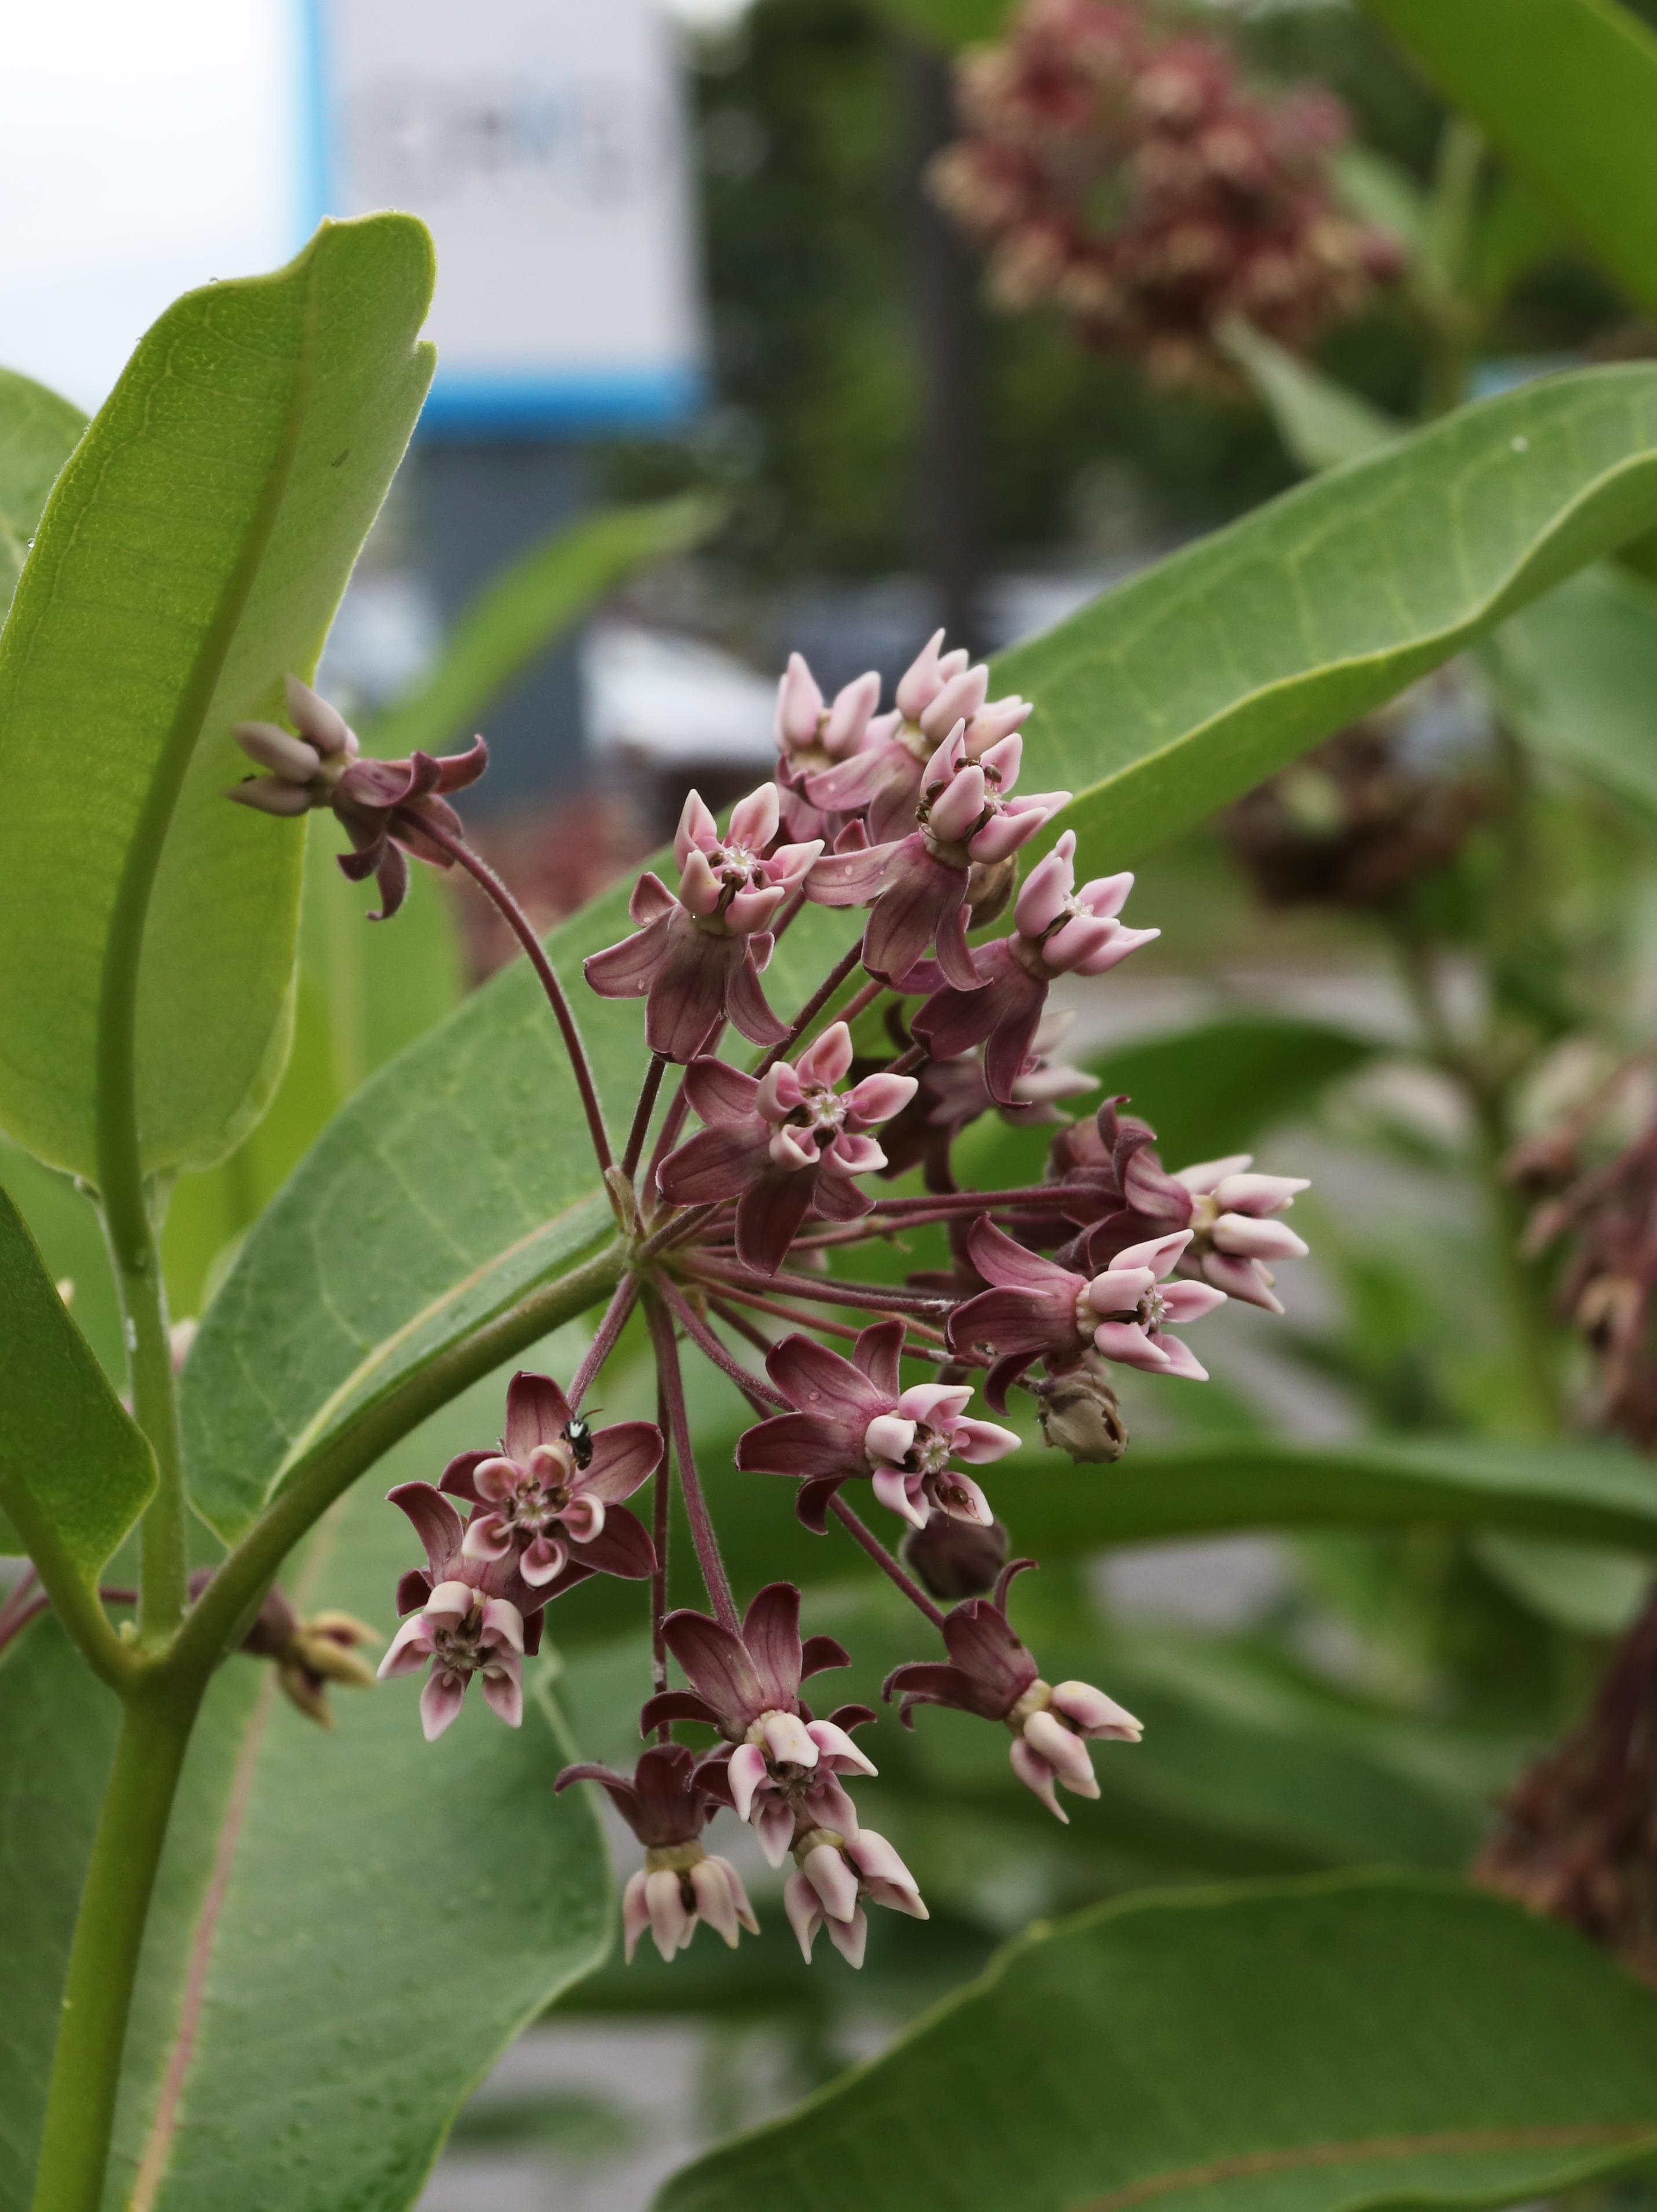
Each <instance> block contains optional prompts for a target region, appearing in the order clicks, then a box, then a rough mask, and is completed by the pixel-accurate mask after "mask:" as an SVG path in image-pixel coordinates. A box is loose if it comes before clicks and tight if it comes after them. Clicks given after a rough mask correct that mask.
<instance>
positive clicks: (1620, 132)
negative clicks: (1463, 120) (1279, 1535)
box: [1365, 0, 1657, 311]
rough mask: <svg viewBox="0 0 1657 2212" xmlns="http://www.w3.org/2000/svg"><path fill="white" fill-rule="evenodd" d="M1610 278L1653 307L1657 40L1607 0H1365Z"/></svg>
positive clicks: (1656, 296) (1656, 302) (1656, 283)
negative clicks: (1447, 2)
mask: <svg viewBox="0 0 1657 2212" xmlns="http://www.w3.org/2000/svg"><path fill="white" fill-rule="evenodd" d="M1365 4H1366V6H1367V7H1368V9H1369V13H1370V14H1371V15H1374V16H1375V18H1376V19H1377V21H1380V22H1381V23H1383V24H1384V25H1385V26H1386V27H1387V30H1389V31H1390V32H1391V33H1392V34H1393V37H1394V38H1395V39H1396V40H1398V42H1399V45H1400V46H1402V47H1403V48H1404V50H1405V52H1406V53H1408V54H1410V55H1411V57H1412V58H1413V59H1414V60H1416V61H1417V62H1418V63H1419V64H1420V65H1421V67H1422V68H1423V70H1425V72H1426V73H1427V75H1428V76H1429V77H1430V78H1431V79H1432V81H1433V82H1434V84H1435V85H1436V86H1437V88H1438V89H1439V90H1440V91H1441V92H1442V94H1444V96H1445V98H1446V99H1447V100H1449V101H1451V102H1452V104H1453V105H1454V106H1457V107H1459V108H1461V109H1462V110H1464V111H1465V112H1466V113H1467V114H1468V115H1471V116H1472V117H1473V118H1475V119H1476V120H1477V121H1478V122H1479V123H1480V124H1482V125H1484V129H1485V131H1488V133H1489V134H1490V137H1491V139H1492V140H1493V141H1494V142H1495V143H1496V145H1497V146H1499V147H1500V148H1501V149H1502V153H1503V154H1504V155H1506V156H1507V158H1508V161H1510V162H1511V163H1512V164H1513V167H1514V170H1515V172H1516V173H1518V175H1519V176H1520V177H1521V178H1524V179H1527V181H1528V182H1529V183H1530V184H1531V185H1533V186H1534V187H1535V190H1536V191H1537V192H1538V193H1539V195H1540V197H1541V198H1542V199H1543V200H1544V201H1545V202H1546V203H1547V204H1548V205H1549V206H1551V208H1552V209H1554V210H1557V213H1558V214H1559V215H1560V216H1563V217H1564V218H1565V219H1566V220H1567V221H1568V222H1569V223H1570V225H1571V227H1572V228H1573V229H1574V230H1575V232H1576V234H1578V236H1579V237H1581V239H1582V240H1583V241H1584V243H1585V244H1587V246H1590V247H1591V248H1592V249H1593V252H1595V253H1596V254H1597V255H1598V256H1599V259H1600V260H1601V261H1602V262H1603V263H1604V264H1605V267H1606V268H1607V269H1608V270H1610V271H1611V274H1612V276H1615V277H1617V278H1618V281H1619V282H1620V283H1622V284H1624V286H1625V287H1626V288H1627V289H1628V291H1629V293H1630V295H1631V296H1632V297H1633V298H1634V299H1635V300H1636V301H1637V302H1638V303H1639V304H1640V305H1641V306H1642V307H1645V308H1646V309H1647V310H1648V311H1657V173H1654V170H1653V167H1652V161H1651V118H1652V116H1653V114H1654V112H1657V37H1654V36H1653V34H1652V33H1651V32H1650V31H1649V30H1648V28H1647V27H1646V26H1645V25H1644V24H1643V23H1642V21H1640V19H1639V17H1638V16H1637V15H1635V13H1634V11H1633V10H1632V9H1630V8H1625V7H1619V6H1617V5H1614V4H1612V0H1525V4H1524V5H1523V6H1522V7H1514V5H1513V0H1455V5H1454V7H1446V6H1444V5H1443V0H1365Z"/></svg>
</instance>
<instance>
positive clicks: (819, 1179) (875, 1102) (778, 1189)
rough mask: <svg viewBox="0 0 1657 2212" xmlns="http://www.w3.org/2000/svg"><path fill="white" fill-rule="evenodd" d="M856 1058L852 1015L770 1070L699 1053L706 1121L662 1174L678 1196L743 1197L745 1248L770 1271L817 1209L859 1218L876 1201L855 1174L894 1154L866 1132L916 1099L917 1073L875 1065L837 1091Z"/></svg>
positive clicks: (692, 1072) (690, 1088) (695, 1074)
mask: <svg viewBox="0 0 1657 2212" xmlns="http://www.w3.org/2000/svg"><path fill="white" fill-rule="evenodd" d="M851 1065H852V1033H851V1031H850V1030H848V1029H847V1026H846V1024H845V1023H844V1022H835V1023H834V1024H832V1025H831V1026H830V1027H829V1028H828V1029H826V1030H824V1031H823V1033H822V1036H820V1037H819V1038H818V1039H817V1040H816V1043H815V1044H811V1045H808V1046H807V1048H806V1049H805V1050H804V1052H803V1053H801V1054H800V1055H799V1058H798V1060H795V1061H794V1063H793V1065H792V1066H789V1065H788V1063H787V1062H786V1060H780V1061H779V1062H778V1063H777V1065H776V1066H774V1067H773V1068H771V1069H769V1070H768V1072H767V1073H766V1074H765V1075H764V1076H762V1077H756V1076H752V1075H747V1074H744V1072H743V1071H742V1069H740V1068H737V1067H732V1066H731V1065H730V1064H729V1062H728V1061H725V1060H712V1059H708V1060H692V1061H691V1063H690V1065H689V1067H688V1068H687V1069H686V1071H685V1078H684V1086H685V1094H686V1096H687V1097H689V1101H690V1103H691V1105H692V1106H693V1107H694V1108H695V1111H696V1112H697V1113H698V1114H699V1115H701V1118H702V1120H703V1121H705V1122H707V1125H708V1126H707V1127H706V1128H705V1129H702V1130H700V1131H699V1132H698V1133H697V1134H696V1135H695V1136H694V1137H691V1138H689V1139H687V1141H686V1142H685V1143H684V1144H683V1145H681V1146H679V1147H678V1149H677V1152H670V1153H669V1155H668V1157H667V1158H666V1159H665V1160H664V1161H663V1163H662V1165H661V1168H660V1170H659V1173H658V1176H657V1182H658V1185H659V1188H660V1190H661V1193H662V1195H663V1196H664V1197H665V1198H666V1199H667V1200H669V1201H670V1202H671V1204H673V1205H675V1206H697V1205H701V1204H703V1203H705V1202H707V1200H722V1199H731V1198H734V1199H735V1200H737V1255H738V1256H739V1257H740V1258H741V1260H742V1261H744V1264H745V1265H746V1266H748V1267H757V1268H759V1269H761V1270H762V1272H763V1273H766V1274H771V1273H774V1272H775V1270H776V1269H777V1268H778V1267H780V1266H781V1264H782V1261H783V1257H784V1255H785V1254H786V1252H787V1249H788V1247H789V1246H790V1244H792V1242H793V1240H794V1237H795V1234H796V1232H797V1231H798V1228H799V1225H800V1224H801V1223H802V1222H803V1221H804V1219H805V1217H806V1216H807V1214H808V1213H816V1214H818V1215H820V1216H821V1217H822V1218H824V1219H826V1220H829V1221H855V1220H856V1219H858V1218H859V1216H860V1215H862V1214H865V1213H867V1212H868V1211H869V1209H870V1207H871V1206H872V1205H873V1203H874V1201H873V1200H872V1199H871V1198H869V1197H868V1196H867V1195H866V1194H865V1192H863V1191H862V1190H860V1189H859V1187H858V1185H857V1182H855V1180H854V1178H855V1177H856V1176H862V1175H867V1174H869V1173H871V1171H872V1170H876V1169H878V1168H883V1167H884V1166H885V1164H886V1155H885V1153H884V1152H883V1151H882V1150H881V1148H880V1146H878V1145H877V1143H876V1142H875V1140H874V1139H873V1138H872V1137H871V1136H870V1135H869V1134H868V1132H869V1131H870V1130H871V1129H872V1128H875V1127H878V1126H879V1124H880V1123H881V1122H883V1121H889V1120H890V1119H891V1117H892V1116H893V1115H895V1114H896V1113H898V1112H900V1111H901V1109H903V1108H904V1107H905V1106H907V1104H908V1103H909V1101H910V1099H912V1098H913V1097H914V1094H915V1090H916V1087H917V1086H916V1081H915V1078H914V1077H913V1076H912V1075H887V1074H884V1073H882V1074H877V1075H866V1076H865V1078H864V1079H863V1080H862V1082H861V1083H859V1084H855V1085H853V1088H852V1089H851V1090H850V1091H846V1092H844V1093H842V1092H841V1091H837V1090H836V1089H835V1085H836V1084H838V1083H840V1082H841V1080H842V1079H843V1078H844V1077H845V1075H846V1074H847V1071H848V1070H849V1068H850V1067H851Z"/></svg>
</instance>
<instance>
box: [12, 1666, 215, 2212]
mask: <svg viewBox="0 0 1657 2212" xmlns="http://www.w3.org/2000/svg"><path fill="white" fill-rule="evenodd" d="M204 1687H205V1679H204V1678H203V1679H201V1680H185V1679H184V1678H183V1677H181V1676H180V1675H179V1674H176V1673H174V1672H169V1674H167V1675H165V1676H162V1675H159V1674H158V1675H155V1676H152V1677H151V1678H150V1679H149V1680H146V1681H144V1682H143V1683H141V1684H139V1685H137V1686H136V1687H135V1688H134V1689H133V1690H132V1691H131V1692H130V1694H129V1696H128V1698H127V1701H126V1710H125V1712H124V1715H123V1717H122V1721H121V1733H120V1736H119V1739H118V1741H117V1744H116V1747H115V1761H114V1765H112V1768H111V1770H110V1776H109V1784H108V1787H107V1789H106V1790H105V1793H104V1802H103V1809H102V1811H101V1812H100V1814H99V1819H98V1833H97V1837H96V1838H95V1840H94V1844H93V1846H92V1858H91V1862H90V1863H89V1864H88V1869H87V1878H86V1887H85V1888H84V1889H83V1890H82V1895H81V1909H80V1913H79V1916H78V1917H77V1918H76V1923H75V1942H74V1945H73V1948H71V1950H70V1960H69V1978H68V1981H67V1984H65V1987H64V2005H63V2013H62V2016H61V2019H60V2021H59V2024H58V2043H57V2048H56V2050H55V2051H54V2053H53V2056H52V2086H51V2088H50V2090H49V2092H48V2094H47V2098H46V2124H45V2128H44V2130H43V2132H42V2136H41V2142H40V2159H39V2166H37V2167H36V2170H35V2182H34V2207H33V2212H99V2207H100V2204H101V2203H102V2202H103V2196H104V2169H105V2166H106V2163H107V2160H108V2157H109V2142H110V2133H111V2130H112V2127H113V2125H114V2120H115V2100H116V2096H117V2093H118V2090H119V2087H120V2080H121V2057H122V2051H123V2048H124V2044H125V2041H126V2028H127V2018H128V2015H129V2014H130V2011H131V2008H132V1990H133V1985H134V1984H135V1982H136V1981H137V1974H138V1960H139V1956H140V1954H141V1953H142V1951H143V1937H144V1923H145V1922H146V1920H147V1919H148V1917H149V1899H150V1894H151V1892H152V1891H153V1889H154V1887H155V1870H156V1869H157V1867H158V1866H159V1865H160V1863H161V1846H162V1844H164V1842H165V1841H166V1838H167V1820H168V1817H169V1815H170V1814H171V1813H172V1810H173V1796H174V1794H175V1792H176V1790H177V1789H178V1784H179V1771H180V1770H181V1769H182V1767H183V1765H184V1757H185V1748H186V1747H187V1746H188V1744H189V1741H190V1731H191V1727H192V1726H193V1724H194V1722H195V1718H196V1711H197V1706H198V1705H199V1704H200V1702H201V1696H202V1691H203V1688H204Z"/></svg>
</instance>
